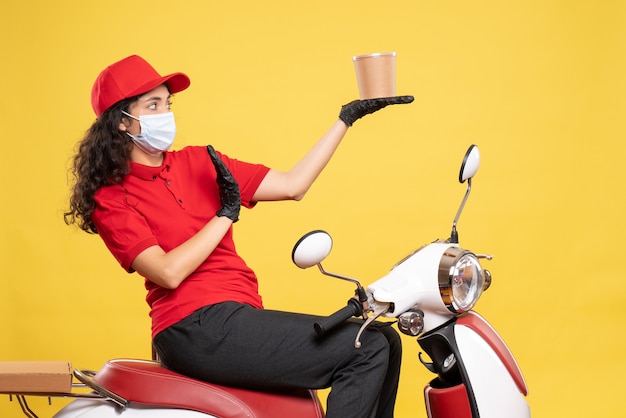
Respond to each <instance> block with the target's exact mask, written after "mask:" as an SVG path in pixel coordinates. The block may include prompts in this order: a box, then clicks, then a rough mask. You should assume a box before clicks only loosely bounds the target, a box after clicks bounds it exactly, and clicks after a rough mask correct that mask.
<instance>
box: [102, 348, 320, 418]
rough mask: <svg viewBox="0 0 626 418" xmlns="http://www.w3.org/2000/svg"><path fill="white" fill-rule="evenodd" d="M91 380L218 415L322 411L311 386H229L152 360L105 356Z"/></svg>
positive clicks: (131, 396) (144, 400)
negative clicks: (262, 388) (291, 388)
mask: <svg viewBox="0 0 626 418" xmlns="http://www.w3.org/2000/svg"><path fill="white" fill-rule="evenodd" d="M93 381H94V382H95V383H97V384H98V385H100V386H102V387H103V388H105V389H107V390H109V391H111V392H113V393H115V394H116V395H119V396H121V397H122V398H124V399H126V400H128V401H129V402H130V403H133V402H137V403H141V404H146V405H152V406H164V407H170V408H183V409H191V410H195V411H199V412H204V413H207V414H210V415H214V416H216V417H220V418H244V417H245V418H276V416H284V417H298V418H323V417H324V410H323V409H322V406H321V404H320V401H319V398H318V397H317V395H316V394H315V392H314V391H311V390H305V389H302V390H295V391H290V392H280V393H274V392H256V391H252V390H246V389H238V388H231V387H226V386H221V385H216V384H213V383H207V382H203V381H198V380H195V379H191V378H189V377H186V376H183V375H180V374H178V373H175V372H173V371H171V370H168V369H166V368H165V367H163V366H161V364H160V363H158V362H155V361H148V360H134V359H115V360H109V361H108V362H107V363H106V364H105V365H104V366H103V367H102V369H100V371H98V372H97V373H96V375H95V376H94V377H93ZM277 412H278V415H277Z"/></svg>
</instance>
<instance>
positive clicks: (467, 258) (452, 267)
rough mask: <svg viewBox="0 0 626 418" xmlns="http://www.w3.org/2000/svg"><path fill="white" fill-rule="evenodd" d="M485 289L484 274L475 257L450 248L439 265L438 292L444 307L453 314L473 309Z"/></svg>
mask: <svg viewBox="0 0 626 418" xmlns="http://www.w3.org/2000/svg"><path fill="white" fill-rule="evenodd" d="M484 287H485V272H484V270H483V268H482V266H481V265H480V262H479V261H478V258H477V257H476V255H474V254H473V253H471V252H469V251H465V250H462V249H460V248H458V247H450V248H448V249H447V250H446V252H445V253H444V254H443V256H442V257H441V263H440V264H439V291H440V293H441V299H442V300H443V303H444V304H445V305H446V307H447V308H448V309H449V310H450V311H451V312H453V313H461V312H467V311H469V310H470V309H472V308H473V307H474V305H475V304H476V302H477V301H478V299H479V298H480V295H481V294H482V292H483V288H484Z"/></svg>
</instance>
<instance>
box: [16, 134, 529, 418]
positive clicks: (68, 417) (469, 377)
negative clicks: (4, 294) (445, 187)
mask: <svg viewBox="0 0 626 418" xmlns="http://www.w3.org/2000/svg"><path fill="white" fill-rule="evenodd" d="M479 161H480V155H479V152H478V148H477V147H476V146H471V147H470V149H469V150H468V151H467V153H466V155H465V158H464V160H463V164H462V166H461V172H460V175H459V181H460V182H461V183H463V182H465V181H466V180H467V182H468V187H467V192H466V194H465V197H464V199H463V201H462V203H461V206H460V208H459V210H458V212H457V215H456V217H455V219H454V222H453V227H452V234H451V237H450V238H449V239H447V240H445V241H441V240H437V241H435V242H433V243H431V244H428V245H426V246H424V247H422V248H420V249H419V250H417V251H415V252H414V253H412V254H411V255H409V256H408V257H406V258H404V259H403V260H402V261H400V262H399V263H398V264H396V265H395V266H394V267H393V268H392V269H391V271H390V272H389V273H388V274H387V275H386V276H384V277H382V278H381V279H379V280H377V281H375V282H374V283H372V284H371V285H369V286H368V287H367V288H366V289H365V288H363V286H361V284H360V283H359V282H358V281H357V280H355V279H352V278H350V277H346V276H342V275H338V274H335V273H330V272H328V271H326V270H324V268H323V267H322V265H321V262H322V261H323V260H324V259H325V258H326V256H327V255H328V254H329V253H330V250H331V247H332V239H331V238H330V235H328V234H327V233H326V232H324V231H319V230H318V231H313V232H310V233H308V234H306V235H305V236H303V237H302V238H301V239H300V240H299V241H298V242H297V243H296V245H295V247H294V249H293V252H292V259H293V261H294V263H295V264H296V265H297V266H298V267H300V268H308V267H312V266H318V268H319V269H320V271H321V272H322V273H323V274H325V275H328V276H332V277H336V278H340V279H343V280H348V281H351V282H353V283H355V284H356V286H357V290H356V292H355V296H354V297H353V298H350V299H349V301H348V304H347V306H346V307H344V308H342V309H341V310H339V311H337V312H336V313H335V314H333V315H331V316H329V317H328V318H325V319H324V320H323V321H320V322H319V323H317V324H315V332H317V333H318V334H319V335H323V334H325V333H326V332H327V331H328V330H330V329H332V328H333V327H335V326H337V325H339V324H341V323H342V322H344V321H345V320H347V319H348V318H350V317H352V316H357V317H362V318H363V319H364V320H365V321H364V323H363V325H362V327H361V329H360V331H359V332H358V334H357V335H355V347H357V348H359V347H360V346H361V342H360V336H361V333H362V332H363V331H364V330H365V329H366V328H367V327H368V326H369V325H370V324H371V323H372V322H373V321H375V320H376V319H377V318H380V317H388V318H397V320H398V321H397V322H398V328H399V329H400V331H402V332H403V333H405V334H408V335H411V336H415V337H417V342H418V343H419V344H420V346H421V347H422V348H423V350H424V351H425V352H426V353H427V354H428V356H429V357H430V361H428V362H427V361H426V360H424V359H423V358H422V356H421V354H420V360H421V362H422V363H423V364H424V366H426V368H427V369H428V370H430V371H431V372H433V373H435V374H436V375H437V377H436V378H435V379H433V380H432V381H431V382H430V383H429V384H428V385H427V386H426V388H425V392H424V397H425V401H426V409H427V413H428V416H429V417H431V418H453V417H454V418H469V417H472V418H477V417H482V418H496V417H497V418H502V417H507V418H524V417H530V409H529V406H528V404H527V402H526V400H525V396H526V395H527V387H526V383H525V381H524V378H523V376H522V373H521V371H520V369H519V367H518V365H517V363H516V361H515V360H514V358H513V356H512V354H511V352H510V351H509V349H508V348H507V346H506V344H505V343H504V342H503V341H502V339H501V338H500V337H499V336H498V334H497V333H496V332H495V330H494V329H493V328H492V327H491V326H490V325H489V324H488V323H487V322H486V321H485V320H484V319H483V318H482V317H480V316H479V315H478V314H477V313H475V312H473V311H472V310H471V309H472V308H473V306H474V305H475V303H476V302H477V300H478V299H479V297H480V296H481V294H482V292H483V291H484V290H486V289H487V288H488V287H489V285H490V283H491V275H490V273H489V272H488V271H487V270H485V269H483V268H482V266H481V264H480V262H479V260H480V259H482V258H487V259H489V258H491V257H490V256H486V255H480V254H475V253H472V252H471V251H467V250H464V249H462V248H460V247H459V246H458V234H457V231H456V224H457V221H458V219H459V216H460V214H461V212H462V210H463V207H464V206H465V202H466V201H467V198H468V196H469V193H470V191H471V182H472V177H473V176H474V174H475V173H476V171H477V170H478V165H479ZM74 377H75V378H76V380H77V381H78V382H80V383H78V382H77V383H76V384H75V386H76V387H83V388H86V389H87V391H88V392H84V391H83V392H81V391H80V389H76V390H72V392H75V393H23V392H19V391H10V390H9V391H8V392H6V393H10V394H11V396H15V397H16V398H17V399H18V401H19V404H20V406H21V407H22V410H23V411H24V413H25V414H26V416H29V417H36V416H37V415H36V414H35V413H34V412H33V411H32V410H31V409H30V408H29V407H28V404H27V402H26V396H30V395H38V396H48V397H50V396H60V397H75V398H77V399H76V400H74V401H72V402H71V403H69V404H68V405H67V406H66V407H64V408H62V409H61V410H60V411H59V412H58V413H57V414H56V415H55V416H54V418H78V417H81V418H156V417H169V418H210V417H213V418H216V417H219V418H244V417H246V418H276V417H298V418H323V417H324V410H323V408H322V406H321V403H320V400H319V398H318V397H317V394H316V392H315V391H311V390H300V391H294V392H282V393H262V392H255V391H250V390H244V389H236V388H229V387H224V386H220V385H215V384H211V383H207V382H201V381H197V380H194V379H190V378H188V377H185V376H182V375H180V374H177V373H174V372H172V371H170V370H167V369H165V368H164V367H162V366H161V365H160V363H158V362H157V361H148V360H133V359H116V360H110V361H108V362H107V363H106V364H105V365H104V366H103V367H102V368H101V369H100V370H99V371H98V372H91V371H84V370H83V371H81V370H74Z"/></svg>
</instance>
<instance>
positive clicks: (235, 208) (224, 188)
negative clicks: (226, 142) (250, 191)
mask: <svg viewBox="0 0 626 418" xmlns="http://www.w3.org/2000/svg"><path fill="white" fill-rule="evenodd" d="M206 149H207V151H208V152H209V156H210V157H211V161H212V162H213V165H214V166H215V171H216V172H217V185H218V187H219V188H220V201H221V203H222V208H221V209H220V210H218V211H217V213H216V215H217V216H226V217H227V218H228V219H230V220H231V221H233V223H235V222H237V221H238V220H239V210H240V209H241V195H240V194H239V185H238V184H237V180H235V178H234V177H233V175H232V173H231V172H230V170H229V169H228V167H226V165H225V164H224V162H223V161H222V160H221V159H220V157H218V156H217V154H216V153H215V149H213V147H212V146H211V145H207V147H206Z"/></svg>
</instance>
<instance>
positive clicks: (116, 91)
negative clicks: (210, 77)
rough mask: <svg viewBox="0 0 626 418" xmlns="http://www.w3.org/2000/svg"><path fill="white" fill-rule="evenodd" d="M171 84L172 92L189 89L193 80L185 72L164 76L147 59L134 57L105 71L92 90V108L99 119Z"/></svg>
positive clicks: (125, 59)
mask: <svg viewBox="0 0 626 418" xmlns="http://www.w3.org/2000/svg"><path fill="white" fill-rule="evenodd" d="M164 83H167V88H168V89H169V91H170V93H172V94H174V93H178V92H179V91H183V90H185V89H186V88H187V87H189V84H190V83H191V81H189V77H187V75H185V74H183V73H173V74H170V75H166V76H164V77H161V76H160V75H159V73H157V72H156V70H155V69H154V68H152V66H151V65H150V64H148V62H146V60H144V59H143V58H141V57H139V56H137V55H131V56H130V57H127V58H124V59H123V60H121V61H118V62H116V63H114V64H111V65H109V66H108V67H107V68H105V69H104V71H102V72H101V73H100V75H99V76H98V78H97V79H96V82H95V83H94V85H93V88H92V89H91V107H93V110H94V112H96V116H98V117H99V116H100V115H102V113H103V112H104V111H105V110H107V109H108V108H109V107H111V106H113V105H114V104H115V103H117V102H119V101H120V100H123V99H128V98H130V97H134V96H139V95H141V94H143V93H147V92H149V91H150V90H152V89H154V88H156V87H158V86H160V85H161V84H164Z"/></svg>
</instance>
